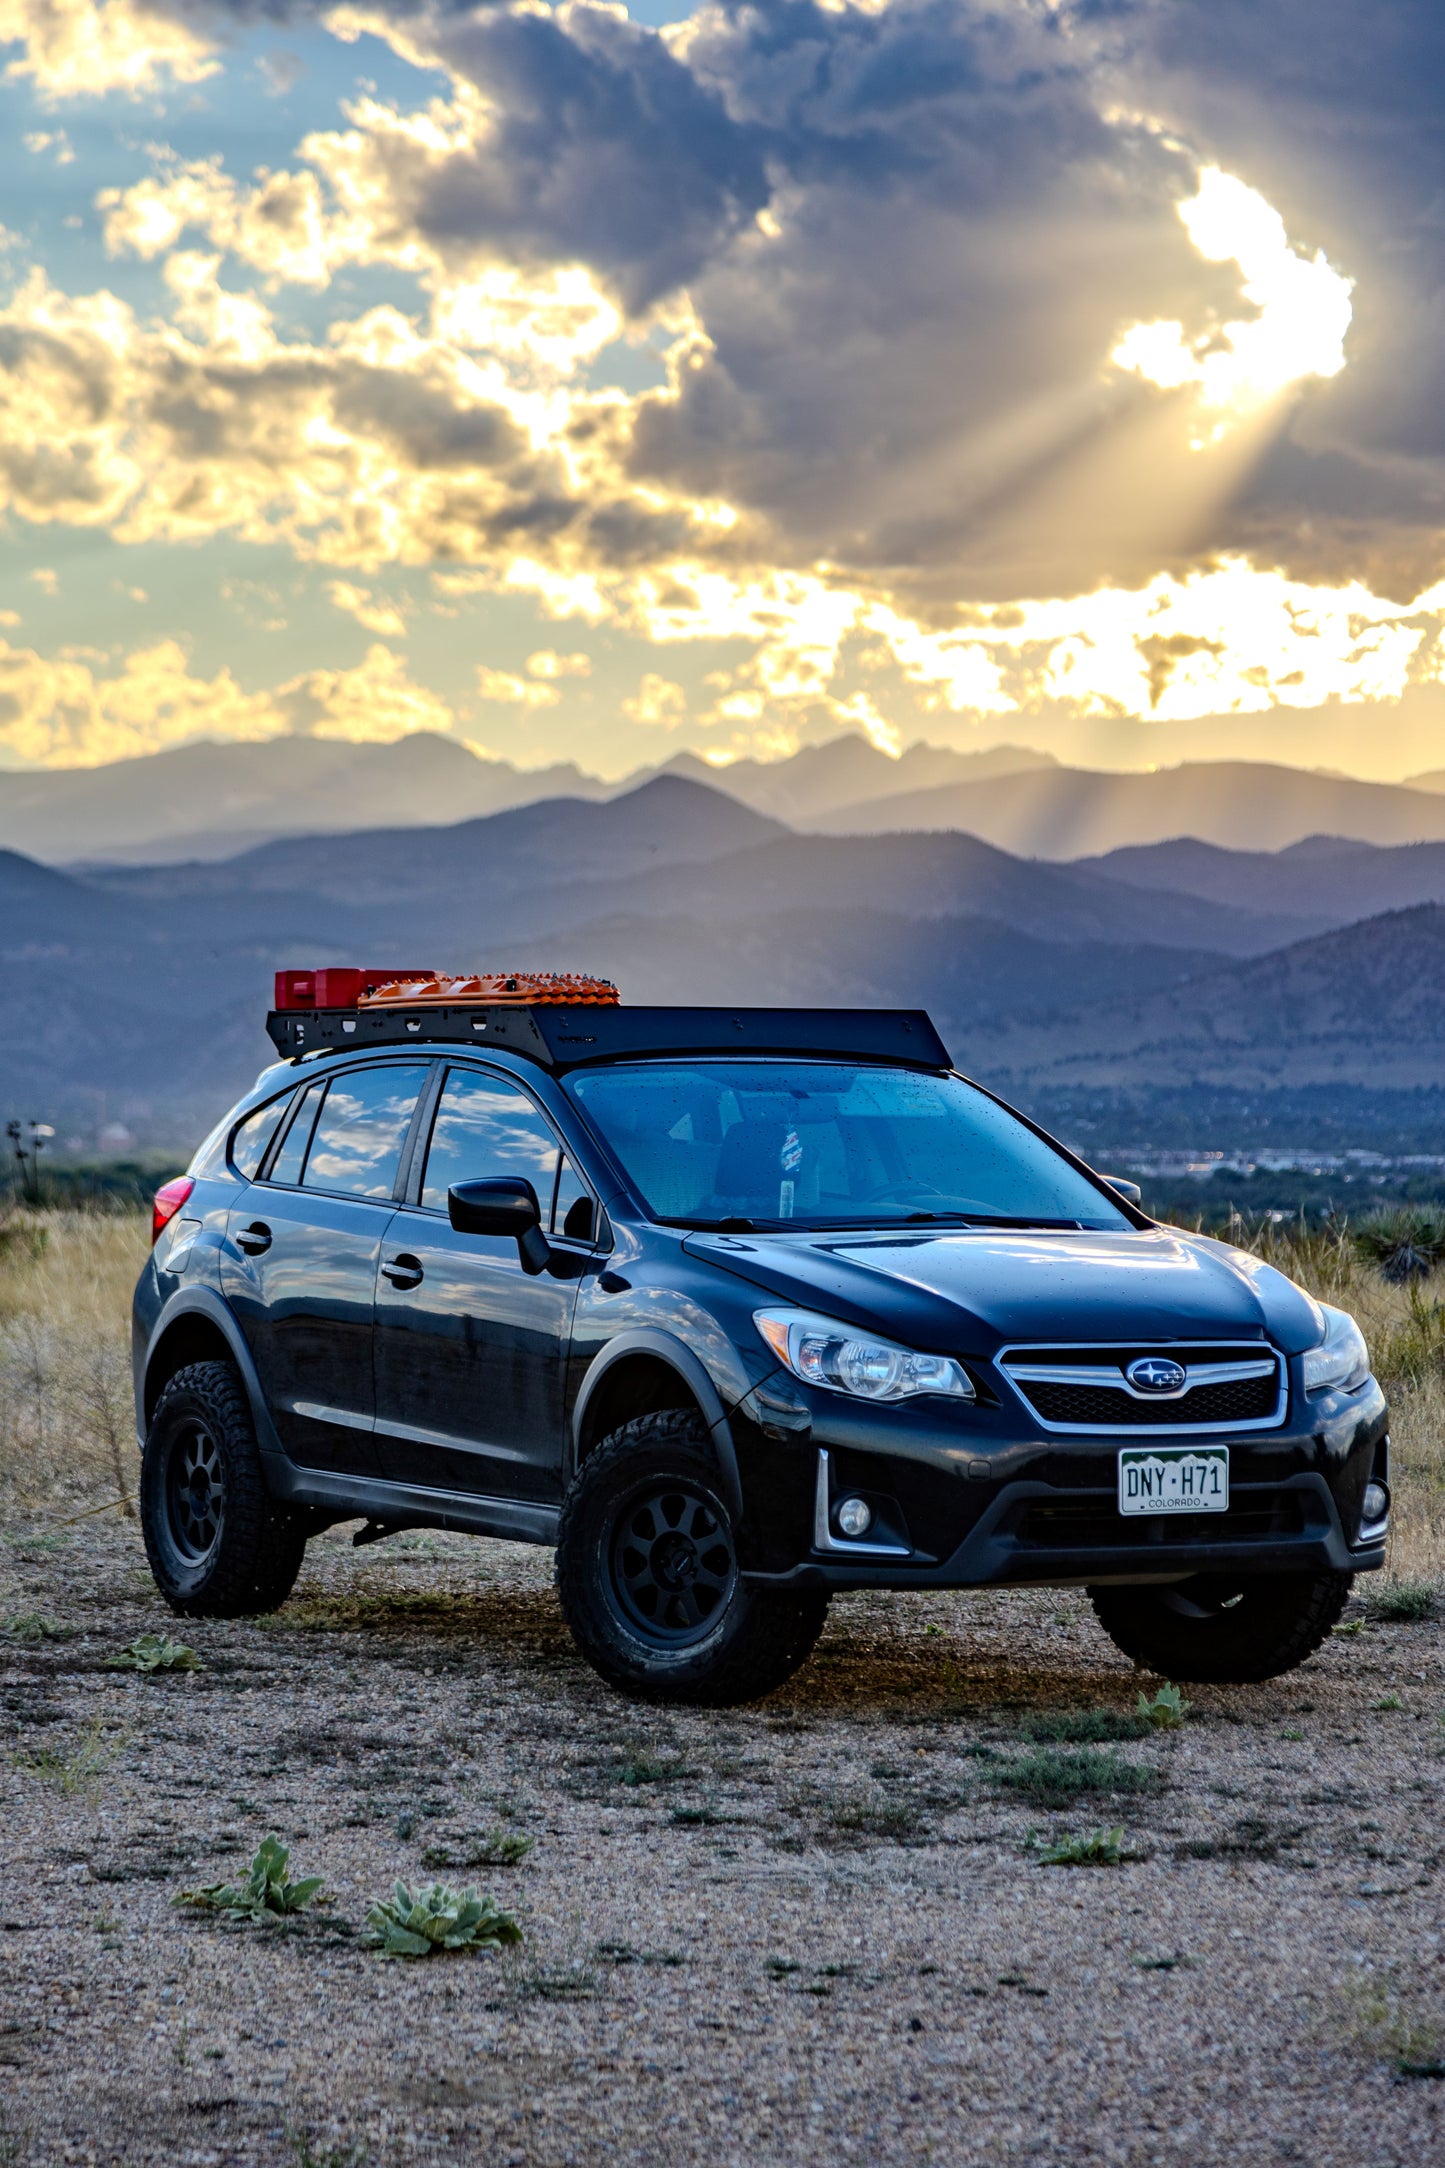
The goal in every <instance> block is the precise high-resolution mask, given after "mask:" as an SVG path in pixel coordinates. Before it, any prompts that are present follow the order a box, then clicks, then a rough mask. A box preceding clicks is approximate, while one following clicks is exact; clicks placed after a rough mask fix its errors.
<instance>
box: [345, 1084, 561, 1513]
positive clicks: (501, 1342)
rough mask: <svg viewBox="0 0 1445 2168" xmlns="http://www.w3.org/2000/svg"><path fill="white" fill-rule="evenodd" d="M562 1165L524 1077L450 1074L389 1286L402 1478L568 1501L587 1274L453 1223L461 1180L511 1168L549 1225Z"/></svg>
mask: <svg viewBox="0 0 1445 2168" xmlns="http://www.w3.org/2000/svg"><path fill="white" fill-rule="evenodd" d="M561 1170H562V1151H561V1146H560V1144H559V1142H558V1139H557V1136H556V1133H555V1131H554V1130H553V1129H552V1127H551V1124H550V1123H549V1122H548V1120H547V1118H546V1116H545V1115H544V1114H543V1113H542V1111H541V1109H540V1107H538V1106H537V1105H536V1103H535V1102H534V1101H533V1099H532V1098H531V1097H530V1095H529V1094H528V1093H527V1092H525V1091H523V1090H522V1088H521V1086H520V1085H518V1084H516V1083H514V1082H513V1081H512V1080H511V1078H509V1077H504V1076H500V1075H498V1074H496V1073H495V1072H493V1071H490V1070H485V1069H479V1068H473V1067H466V1066H460V1065H459V1066H457V1067H455V1068H453V1069H451V1070H450V1071H449V1072H448V1074H447V1077H446V1080H445V1083H444V1085H443V1088H442V1092H441V1096H440V1098H439V1100H438V1102H437V1109H436V1117H435V1120H434V1122H433V1124H432V1131H431V1138H430V1141H429V1143H428V1146H427V1153H426V1161H425V1166H424V1168H423V1172H422V1179H421V1185H420V1190H419V1193H418V1192H417V1190H416V1186H415V1184H413V1194H414V1195H415V1196H416V1198H417V1201H416V1202H415V1203H414V1204H409V1205H406V1206H404V1207H403V1208H402V1209H401V1210H400V1211H398V1212H397V1214H396V1216H395V1218H394V1219H393V1220H392V1221H391V1224H390V1225H389V1227H388V1228H387V1231H386V1240H385V1242H384V1244H383V1245H382V1257H381V1277H380V1279H379V1280H378V1282H377V1290H376V1355H375V1365H376V1429H377V1450H378V1452H379V1454H380V1456H381V1462H382V1467H383V1471H384V1473H385V1474H387V1475H388V1476H390V1477H392V1478H393V1479H394V1480H395V1481H397V1482H405V1483H417V1484H422V1485H424V1486H425V1487H427V1488H428V1489H434V1490H453V1491H471V1492H477V1493H481V1494H483V1495H491V1496H494V1497H501V1498H524V1499H538V1500H543V1501H551V1500H556V1499H557V1498H559V1497H560V1496H561V1491H562V1466H563V1451H562V1448H563V1436H564V1429H565V1418H566V1396H565V1377H566V1367H567V1352H568V1347H569V1344H570V1340H571V1330H572V1311H573V1307H574V1304H575V1301H576V1293H577V1282H576V1280H575V1279H562V1278H556V1277H554V1276H553V1275H552V1274H551V1273H549V1272H540V1273H537V1274H535V1275H533V1274H529V1273H526V1272H524V1271H523V1270H522V1264H521V1259H520V1258H519V1256H518V1254H517V1245H516V1243H515V1241H513V1240H512V1239H511V1238H510V1237H508V1238H507V1239H506V1240H505V1241H504V1240H501V1239H500V1238H496V1237H492V1236H488V1235H472V1234H457V1233H455V1232H454V1231H453V1229H452V1226H451V1223H450V1221H449V1220H448V1218H447V1190H448V1189H449V1187H450V1186H451V1184H452V1183H453V1182H467V1181H473V1180H480V1179H482V1178H484V1177H486V1176H489V1175H492V1176H500V1175H511V1176H514V1177H516V1176H521V1177H523V1178H524V1179H525V1180H527V1181H529V1182H530V1183H531V1184H532V1186H533V1188H534V1189H535V1190H536V1192H537V1198H538V1202H539V1204H540V1206H541V1211H542V1224H543V1226H544V1227H547V1226H548V1225H549V1224H550V1221H551V1215H552V1211H553V1208H554V1200H555V1198H556V1195H557V1192H558V1188H559V1183H558V1175H559V1171H561ZM565 1171H566V1173H567V1174H568V1175H569V1176H570V1177H571V1179H570V1184H569V1182H568V1181H566V1180H564V1182H563V1183H562V1185H561V1187H562V1191H563V1195H564V1198H566V1197H567V1196H568V1194H569V1188H570V1195H571V1198H572V1200H573V1202H572V1205H571V1209H572V1210H573V1212H574V1214H575V1211H576V1204H575V1198H576V1194H577V1184H576V1179H575V1175H572V1173H571V1170H570V1166H569V1167H568V1168H567V1169H566V1170H565ZM571 1224H572V1225H573V1227H576V1225H577V1224H578V1222H577V1220H576V1218H575V1217H574V1219H573V1221H572V1223H571Z"/></svg>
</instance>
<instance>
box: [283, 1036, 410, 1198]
mask: <svg viewBox="0 0 1445 2168" xmlns="http://www.w3.org/2000/svg"><path fill="white" fill-rule="evenodd" d="M428 1074H429V1071H428V1070H427V1069H426V1068H425V1067H418V1068H415V1069H402V1068H390V1067H384V1066H383V1067H377V1068H374V1069H353V1070H349V1071H347V1072H346V1073H345V1074H344V1075H342V1076H336V1077H333V1078H332V1079H331V1081H330V1084H329V1086H328V1088H327V1092H326V1097H325V1099H324V1100H323V1101H322V1104H321V1112H320V1114H319V1115H318V1116H317V1118H316V1128H315V1131H314V1133H313V1135H312V1138H311V1149H310V1150H309V1151H308V1152H307V1154H306V1165H305V1170H304V1172H303V1174H302V1177H301V1180H302V1184H303V1186H304V1187H305V1188H306V1189H324V1190H329V1191H330V1192H331V1193H332V1194H333V1195H334V1196H338V1197H375V1198H380V1199H384V1198H387V1197H390V1195H391V1193H392V1190H393V1189H394V1187H395V1185H396V1176H397V1169H398V1168H399V1167H400V1165H401V1151H402V1146H403V1145H404V1144H405V1142H406V1133H407V1130H408V1129H409V1128H410V1126H411V1118H412V1115H413V1113H414V1112H415V1109H416V1103H417V1099H418V1098H419V1096H420V1094H421V1088H422V1086H423V1085H424V1084H425V1082H426V1080H427V1076H428ZM287 1143H288V1145H289V1143H290V1139H289V1137H288V1139H287Z"/></svg>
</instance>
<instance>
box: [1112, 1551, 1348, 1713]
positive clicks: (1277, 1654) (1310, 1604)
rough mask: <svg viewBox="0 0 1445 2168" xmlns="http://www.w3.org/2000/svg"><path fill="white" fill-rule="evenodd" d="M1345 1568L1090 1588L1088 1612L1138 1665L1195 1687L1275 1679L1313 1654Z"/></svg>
mask: <svg viewBox="0 0 1445 2168" xmlns="http://www.w3.org/2000/svg"><path fill="white" fill-rule="evenodd" d="M1353 1580H1354V1576H1353V1575H1352V1574H1348V1573H1280V1574H1262V1575H1259V1576H1250V1577H1248V1578H1246V1577H1244V1576H1242V1575H1241V1576H1237V1577H1236V1576H1233V1575H1229V1574H1214V1573H1201V1574H1196V1575H1194V1576H1193V1578H1192V1579H1190V1580H1188V1581H1174V1582H1171V1583H1169V1584H1168V1585H1167V1586H1164V1587H1156V1588H1138V1587H1133V1588H1109V1587H1103V1588H1091V1589H1090V1590H1089V1601H1090V1602H1091V1603H1092V1604H1093V1606H1094V1615H1095V1617H1096V1618H1097V1619H1098V1621H1099V1624H1100V1625H1101V1626H1102V1627H1103V1629H1104V1631H1105V1633H1106V1634H1107V1635H1108V1636H1109V1639H1110V1640H1111V1641H1112V1642H1113V1643H1114V1645H1115V1647H1116V1648H1120V1649H1122V1650H1123V1652H1124V1654H1125V1655H1126V1656H1132V1657H1133V1659H1134V1661H1135V1663H1136V1664H1139V1665H1140V1666H1141V1667H1142V1668H1143V1669H1144V1670H1145V1671H1159V1672H1162V1673H1163V1674H1164V1676H1165V1677H1166V1678H1170V1679H1185V1680H1195V1681H1197V1682H1198V1683H1199V1684H1201V1685H1208V1684H1215V1685H1227V1686H1246V1685H1249V1684H1250V1683H1251V1682H1252V1681H1254V1680H1257V1679H1276V1678H1278V1677H1279V1675H1280V1673H1281V1672H1283V1671H1293V1670H1294V1668H1295V1666H1296V1665H1297V1664H1302V1663H1303V1662H1304V1661H1305V1658H1306V1657H1308V1656H1313V1654H1314V1652H1315V1650H1316V1649H1317V1648H1318V1647H1319V1646H1320V1644H1321V1642H1322V1641H1324V1640H1325V1638H1326V1637H1327V1635H1328V1634H1329V1631H1330V1628H1331V1627H1332V1626H1333V1625H1334V1623H1335V1620H1336V1619H1337V1618H1338V1617H1339V1615H1340V1613H1341V1612H1342V1611H1343V1610H1344V1608H1345V1604H1346V1603H1347V1601H1348V1600H1349V1594H1350V1588H1351V1585H1352V1583H1353Z"/></svg>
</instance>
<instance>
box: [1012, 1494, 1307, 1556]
mask: <svg viewBox="0 0 1445 2168" xmlns="http://www.w3.org/2000/svg"><path fill="white" fill-rule="evenodd" d="M1304 1525H1305V1523H1304V1512H1303V1507H1302V1501H1301V1499H1300V1497H1299V1494H1298V1493H1297V1492H1294V1491H1247V1492H1245V1493H1244V1494H1243V1496H1241V1497H1239V1498H1237V1499H1236V1500H1235V1501H1234V1503H1233V1504H1232V1505H1231V1506H1230V1507H1229V1509H1228V1511H1227V1512H1225V1513H1150V1514H1133V1513H1121V1512H1120V1511H1119V1508H1118V1504H1117V1502H1116V1501H1115V1500H1114V1499H1113V1498H1110V1497H1104V1498H1101V1497H1097V1496H1096V1497H1092V1498H1035V1499H1032V1500H1031V1501H1030V1502H1029V1504H1028V1505H1026V1506H1025V1507H1024V1508H1023V1511H1022V1512H1021V1514H1020V1515H1019V1519H1018V1522H1017V1524H1016V1526H1015V1529H1014V1540H1015V1541H1016V1542H1017V1543H1019V1544H1020V1545H1025V1546H1027V1547H1028V1548H1029V1549H1032V1550H1041V1551H1118V1550H1136V1549H1137V1550H1142V1549H1145V1548H1146V1547H1151V1546H1153V1547H1159V1546H1169V1545H1173V1544H1193V1543H1238V1542H1245V1541H1247V1540H1248V1539H1249V1538H1250V1537H1261V1536H1297V1535H1299V1534H1300V1533H1301V1532H1302V1531H1303V1528H1304Z"/></svg>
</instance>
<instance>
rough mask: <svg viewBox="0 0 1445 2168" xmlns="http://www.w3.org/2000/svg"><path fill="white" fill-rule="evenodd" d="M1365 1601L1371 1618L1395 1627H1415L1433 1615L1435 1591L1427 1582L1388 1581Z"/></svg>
mask: <svg viewBox="0 0 1445 2168" xmlns="http://www.w3.org/2000/svg"><path fill="white" fill-rule="evenodd" d="M1366 1600H1367V1602H1368V1603H1369V1606H1370V1615H1371V1617H1372V1618H1379V1619H1389V1620H1391V1621H1393V1622H1394V1623H1395V1624H1397V1625H1417V1624H1418V1623H1419V1621H1420V1620H1421V1619H1427V1618H1432V1617H1433V1616H1434V1613H1435V1591H1434V1589H1433V1588H1432V1587H1431V1586H1430V1584H1429V1582H1428V1581H1388V1582H1386V1584H1385V1586H1384V1587H1383V1588H1382V1589H1380V1590H1378V1591H1377V1592H1376V1593H1374V1594H1372V1595H1371V1596H1369V1597H1368V1598H1367V1599H1366Z"/></svg>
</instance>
